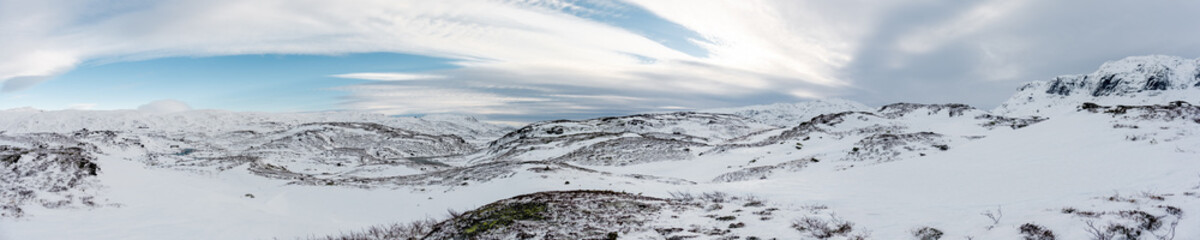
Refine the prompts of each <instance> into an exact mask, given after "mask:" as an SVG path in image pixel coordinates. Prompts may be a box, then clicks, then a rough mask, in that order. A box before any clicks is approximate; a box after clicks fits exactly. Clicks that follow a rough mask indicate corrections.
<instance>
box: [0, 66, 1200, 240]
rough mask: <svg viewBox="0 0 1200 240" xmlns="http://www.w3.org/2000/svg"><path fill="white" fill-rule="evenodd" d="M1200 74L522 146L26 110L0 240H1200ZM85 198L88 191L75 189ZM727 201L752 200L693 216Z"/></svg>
mask: <svg viewBox="0 0 1200 240" xmlns="http://www.w3.org/2000/svg"><path fill="white" fill-rule="evenodd" d="M1197 67H1200V63H1197V61H1195V60H1189V59H1179V58H1171V57H1162V56H1152V57H1133V58H1129V59H1124V60H1121V61H1115V62H1112V63H1109V64H1106V65H1105V66H1104V67H1102V68H1101V70H1099V71H1097V72H1096V73H1093V74H1090V75H1088V76H1091V75H1095V76H1099V78H1104V77H1105V76H1110V75H1111V76H1120V77H1121V79H1125V80H1119V81H1117V82H1112V81H1110V82H1108V83H1102V82H1103V80H1097V79H1092V78H1093V77H1088V78H1086V79H1085V78H1083V77H1082V76H1083V75H1079V76H1075V77H1071V78H1070V79H1073V80H1070V81H1066V80H1062V79H1065V78H1064V77H1060V78H1058V80H1056V81H1060V83H1058V84H1055V83H1033V84H1030V85H1027V86H1026V87H1025V88H1023V89H1022V90H1021V91H1020V92H1018V93H1017V94H1016V95H1014V97H1013V99H1012V100H1009V101H1008V102H1007V103H1006V104H1005V105H1004V106H1002V107H1000V108H998V109H997V110H993V111H990V112H989V111H984V110H979V109H974V108H971V107H969V106H965V105H956V104H892V105H887V106H880V107H878V108H870V107H866V106H862V105H861V104H857V103H853V102H849V101H845V100H831V101H824V102H808V103H795V104H773V105H763V106H750V107H744V108H736V109H716V110H712V111H711V112H712V113H659V114H643V115H634V116H625V117H613V118H600V119H592V120H582V121H555V122H541V123H535V124H531V125H530V126H528V127H525V128H521V129H508V128H504V127H498V126H494V125H489V124H485V123H481V122H478V121H475V120H474V119H471V118H468V117H462V116H438V117H429V118H399V117H388V116H382V115H372V114H359V113H333V114H330V113H304V114H265V113H234V112H220V111H191V112H181V113H146V112H139V111H107V112H89V111H37V110H29V109H18V110H7V111H3V112H0V127H3V128H2V129H0V131H4V132H3V133H0V145H3V146H8V147H9V148H5V149H4V150H3V151H0V155H4V156H0V166H4V167H5V169H4V170H0V180H5V182H4V183H0V184H5V185H3V187H4V188H3V189H0V196H4V197H6V198H11V199H0V201H6V202H0V206H17V207H19V208H20V213H21V216H18V217H13V216H8V217H0V239H272V238H281V239H291V238H302V237H317V236H327V235H334V236H337V235H340V234H346V233H349V232H355V231H359V230H361V229H364V228H366V227H370V226H378V225H385V224H391V223H405V222H410V221H417V220H423V219H430V218H432V219H436V220H445V219H447V218H448V217H449V216H448V215H447V210H456V211H468V210H472V209H476V208H479V207H483V206H485V205H486V206H495V205H494V204H493V205H488V204H490V203H493V202H497V201H499V202H497V204H500V203H525V202H529V201H534V200H529V199H531V198H534V199H536V196H541V195H525V194H531V193H538V192H547V191H567V190H581V189H582V190H612V191H618V192H626V193H629V194H628V195H611V196H610V195H586V196H600V197H598V198H605V199H607V198H611V199H610V200H611V201H608V200H606V201H607V202H603V203H598V204H601V205H603V206H610V205H612V204H614V203H620V204H624V203H626V202H631V201H632V202H639V203H640V204H651V205H655V204H657V205H655V206H672V207H671V208H662V209H667V210H661V211H658V212H653V213H647V214H648V215H646V216H645V217H646V219H642V220H644V221H645V223H644V225H645V226H648V227H642V228H638V227H620V226H602V227H601V228H599V229H608V230H605V231H609V230H611V231H622V229H624V230H625V231H627V232H619V235H620V236H621V237H622V239H626V238H630V239H665V238H667V237H668V236H698V237H700V239H710V238H711V239H719V238H731V237H733V236H738V237H748V236H756V237H759V238H763V239H770V238H772V237H774V238H778V239H809V238H819V236H818V235H817V234H815V233H813V231H812V230H807V231H801V230H798V229H797V228H795V227H793V226H792V224H793V223H794V222H796V221H800V222H804V221H805V220H804V219H810V220H811V219H824V221H827V220H829V219H833V218H834V216H836V218H838V219H842V220H845V221H847V222H849V223H852V224H853V228H854V230H853V231H850V232H847V233H845V234H841V235H834V236H832V238H834V239H848V238H852V237H855V236H868V238H870V239H910V238H914V237H913V235H914V234H913V232H914V231H916V230H917V229H920V228H925V227H928V228H932V229H937V231H938V232H941V233H943V235H942V236H941V238H942V239H1019V238H1021V237H1022V236H1025V235H1026V234H1032V233H1034V232H1039V231H1037V230H1038V229H1044V230H1049V231H1050V232H1052V234H1053V235H1054V236H1056V237H1057V239H1096V236H1097V235H1105V234H1118V233H1123V234H1134V233H1137V234H1138V236H1139V237H1137V239H1200V227H1197V226H1200V218H1198V217H1194V216H1195V215H1196V214H1197V213H1200V136H1197V134H1198V133H1200V107H1197V106H1192V105H1190V104H1188V103H1172V101H1177V100H1183V101H1187V102H1191V103H1200V102H1198V101H1195V100H1193V99H1195V96H1197V95H1196V94H1194V93H1196V91H1200V87H1196V86H1198V85H1200V75H1197V74H1196V73H1197V71H1196V69H1197ZM1164 69H1167V70H1164ZM1166 73H1169V74H1166ZM1162 77H1166V78H1167V79H1168V80H1169V81H1166V83H1156V81H1161V79H1159V78H1162ZM1151 78H1155V79H1151ZM1113 79H1116V77H1113ZM1096 81H1100V82H1096ZM1065 82H1070V83H1071V84H1065ZM1062 86H1069V87H1070V88H1064V87H1062ZM1064 89H1066V90H1064ZM1064 93H1067V94H1064ZM1075 93H1080V94H1075ZM1176 97H1178V99H1176ZM1125 98H1130V99H1138V100H1137V101H1126V100H1122V99H1125ZM1113 99H1116V100H1113ZM1085 102H1093V103H1096V104H1095V105H1085V104H1084V103H1085ZM1117 104H1124V105H1129V106H1124V107H1121V106H1116V105H1117ZM1134 105H1137V106H1134ZM1030 116H1037V117H1030ZM368 123H377V124H378V125H372V124H368ZM82 128H87V130H86V131H84V130H81V129H82ZM43 132H44V133H43ZM459 140H461V141H459ZM376 145H386V146H376ZM13 156H17V157H13ZM39 156H40V157H39ZM89 163H95V164H96V166H98V169H99V170H98V171H97V172H96V174H94V175H93V174H90V172H89V171H90V169H93V167H92V166H91V165H88V164H89ZM10 168H11V170H10ZM47 169H48V170H47ZM65 177H71V178H72V179H79V180H77V181H79V183H71V184H67V183H62V182H55V181H54V180H55V179H59V178H65ZM16 180H20V181H16ZM55 186H68V187H66V188H65V189H60V188H56V187H55ZM712 192H722V193H726V194H728V196H741V197H742V198H741V199H740V200H728V201H731V202H728V203H725V207H716V208H714V207H712V206H711V205H712V204H714V203H713V202H712V200H711V199H710V200H706V201H709V202H703V201H701V202H696V200H687V199H680V198H679V197H680V196H681V195H680V194H679V193H692V194H701V193H712ZM548 194H549V193H548ZM564 194H575V193H564ZM521 195H525V196H522V197H518V198H514V199H509V198H512V197H514V196H521ZM638 195H640V196H645V197H652V198H646V199H641V198H640V196H639V197H632V196H638ZM531 196H534V197H531ZM548 196H554V195H548ZM581 196H582V195H581ZM745 196H753V199H755V201H757V200H761V201H763V202H765V204H764V205H761V206H759V205H757V204H751V203H750V202H751V200H750V199H748V198H746V197H745ZM658 198H662V199H666V200H658ZM62 199H67V202H66V203H60V202H61V201H60V200H62ZM84 199H86V200H84ZM506 199H507V200H506ZM566 199H570V198H566ZM588 199H592V197H589V198H588ZM620 204H617V205H620ZM639 206H640V205H639ZM550 207H551V208H552V209H560V210H562V209H567V210H562V211H582V210H588V209H587V206H584V205H581V206H573V207H574V208H564V207H562V206H561V205H558V206H555V205H550ZM767 208H775V209H778V210H777V211H776V210H772V211H776V212H772V213H762V211H766V210H762V209H767ZM539 209H542V208H539ZM655 209H658V208H655ZM0 210H5V211H4V212H3V213H11V212H16V210H13V209H0ZM543 210H544V209H543ZM484 212H486V211H480V212H476V213H484ZM617 212H620V211H617ZM556 214H557V213H556ZM621 214H628V213H627V212H622V213H621ZM767 215H769V217H766V216H767ZM471 216H476V217H478V216H477V215H471ZM555 216H559V217H562V216H573V215H571V214H565V213H564V214H559V215H555ZM672 216H674V217H672ZM726 217H727V218H726ZM554 219H555V220H556V221H558V220H561V219H560V218H554ZM642 220H639V221H642ZM530 221H531V222H528V223H529V224H526V225H528V226H545V225H537V224H534V223H535V222H534V220H530ZM602 222H603V221H600V222H594V223H587V222H584V223H571V224H585V225H586V224H600V223H602ZM470 223H471V222H470V221H466V220H464V219H461V218H460V219H449V221H446V222H445V224H446V225H445V226H458V227H468V226H470V225H471V224H470ZM736 223H744V224H745V225H735V224H736ZM511 226H517V225H511ZM522 226H524V225H522ZM564 226H565V225H564ZM572 226H574V225H572ZM638 226H642V225H638ZM593 227H594V226H593ZM649 227H654V229H650V228H649ZM660 227H661V228H664V229H667V230H663V229H658V228H660ZM673 227H674V228H679V229H682V230H678V231H677V230H669V229H671V228H673ZM704 229H709V230H704ZM689 230H697V231H689ZM700 230H703V231H700ZM710 230H711V231H710ZM439 231H440V232H438V233H436V234H435V235H436V236H452V235H454V234H457V233H455V232H452V231H451V232H446V231H447V230H446V229H442V230H439ZM496 231H497V232H503V231H502V230H496ZM542 231H544V232H542V233H545V234H552V233H551V232H549V231H552V230H551V229H542ZM1122 231H1123V232H1122ZM1134 231H1136V232H1134ZM497 234H500V233H497ZM504 234H508V235H497V236H508V237H512V236H517V235H512V234H517V233H516V232H512V231H509V232H506V233H504ZM553 234H565V233H561V232H558V233H553ZM689 234H691V235H689ZM1130 236H1132V235H1130ZM596 237H604V236H601V235H598V236H596Z"/></svg>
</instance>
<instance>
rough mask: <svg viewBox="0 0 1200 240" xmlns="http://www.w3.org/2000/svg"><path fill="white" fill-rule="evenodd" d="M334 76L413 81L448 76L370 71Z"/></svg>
mask: <svg viewBox="0 0 1200 240" xmlns="http://www.w3.org/2000/svg"><path fill="white" fill-rule="evenodd" d="M332 77H336V78H347V79H360V80H374V81H411V80H430V79H441V78H446V76H441V75H433V74H412V73H370V72H368V73H346V74H337V75H333V76H332Z"/></svg>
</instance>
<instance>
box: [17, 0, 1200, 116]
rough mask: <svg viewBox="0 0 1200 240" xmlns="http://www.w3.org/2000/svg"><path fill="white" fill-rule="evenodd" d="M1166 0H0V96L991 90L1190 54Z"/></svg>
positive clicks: (381, 105) (220, 98) (286, 101)
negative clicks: (1138, 58) (1143, 58)
mask: <svg viewBox="0 0 1200 240" xmlns="http://www.w3.org/2000/svg"><path fill="white" fill-rule="evenodd" d="M1196 12H1200V1H1179V0H1143V1H1124V0H1059V1H1033V0H985V1H962V0H910V1H864V0H844V1H826V0H726V1H720V0H597V1H573V0H439V1H406V0H348V1H318V0H261V1H243V0H203V1H201V0H122V1H113V0H70V1H67V0H43V1H28V0H0V81H2V88H0V109H9V108H20V107H32V108H38V109H47V110H57V109H95V110H107V109H139V108H141V109H172V110H186V109H223V110H232V111H265V112H309V111H342V110H352V111H371V112H378V113H385V114H394V115H424V114H439V113H459V114H470V115H475V116H478V117H481V118H483V119H488V120H492V121H508V122H529V121H537V120H550V119H581V118H591V117H599V116H611V115H621V114H631V113H640V112H662V111H686V110H695V109H706V108H718V107H732V106H744V105H756V104H769V103H778V102H801V101H811V100H816V99H826V98H843V99H849V100H854V101H859V102H862V103H865V104H868V105H876V106H878V105H883V104H888V103H893V102H918V103H951V102H953V103H966V104H971V105H974V106H977V107H980V108H984V109H990V108H991V107H994V106H996V105H998V104H999V103H1001V102H1002V101H1004V100H1005V99H1007V98H1008V96H1010V95H1011V94H1012V93H1013V92H1014V91H1015V89H1016V88H1017V87H1019V86H1020V85H1021V84H1022V83H1024V82H1029V81H1038V80H1047V79H1050V78H1052V77H1054V76H1058V75H1063V74H1079V73H1089V72H1092V71H1094V70H1095V69H1096V68H1097V67H1099V66H1100V64H1102V63H1104V62H1106V61H1112V60H1118V59H1121V58H1123V57H1126V56H1134V55H1150V54H1163V55H1174V56H1181V57H1185V58H1196V57H1200V44H1196V43H1197V42H1200V24H1196V23H1200V14H1195V13H1196Z"/></svg>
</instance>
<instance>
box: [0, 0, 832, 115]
mask: <svg viewBox="0 0 1200 240" xmlns="http://www.w3.org/2000/svg"><path fill="white" fill-rule="evenodd" d="M106 4H107V2H105V1H99V0H96V1H85V2H82V3H81V2H78V1H66V0H49V1H38V2H37V3H32V2H17V3H11V4H5V6H6V8H7V9H8V10H3V11H5V12H4V13H12V14H4V16H0V22H5V23H3V24H0V30H3V31H5V32H21V33H23V34H20V35H17V36H18V37H16V38H12V39H10V40H5V41H12V42H11V43H9V44H0V53H6V54H0V79H12V78H13V77H20V76H47V75H54V74H56V73H60V72H61V71H62V70H59V69H69V68H72V67H74V66H76V65H78V64H79V63H81V62H101V63H103V62H111V61H127V60H140V59H149V58H159V57H172V56H216V55H236V54H271V53H281V54H344V53H361V52H400V53H410V54H420V55H429V56H436V57H444V58H453V59H460V60H461V61H460V62H456V63H455V64H457V65H459V66H461V67H462V68H460V69H457V70H448V71H442V72H439V73H438V75H428V74H420V73H349V74H340V75H335V77H341V78H355V79H366V80H378V81H404V80H417V79H435V78H439V77H445V78H469V79H468V80H472V81H474V82H499V83H503V85H508V86H517V87H522V86H524V87H538V86H545V85H559V86H568V87H581V88H593V89H607V90H610V91H618V90H623V89H626V90H636V91H648V92H668V93H674V92H678V91H685V92H690V93H694V94H708V95H747V96H749V95H751V94H755V93H756V92H761V91H778V92H786V91H787V90H789V89H790V88H803V87H804V86H801V85H797V84H795V83H805V84H810V85H811V84H815V85H820V86H826V87H840V86H845V85H847V83H846V82H844V81H839V80H837V79H836V77H834V76H833V75H832V71H833V70H834V69H836V67H837V66H839V65H841V64H844V63H845V62H846V61H847V60H848V59H847V56H848V52H846V51H847V50H851V49H850V48H845V47H837V46H834V47H827V46H821V44H823V42H822V41H826V42H839V41H838V40H839V39H825V38H822V37H821V36H816V37H813V36H810V35H796V34H795V33H798V31H791V29H787V26H786V25H785V24H786V20H787V19H782V18H781V17H782V16H784V15H786V14H782V13H775V14H769V15H761V17H759V18H753V19H751V20H753V21H754V22H745V21H736V22H731V23H723V24H720V26H718V27H702V26H704V25H706V24H710V23H714V22H715V23H720V22H721V21H722V20H731V19H732V20H737V19H736V18H740V17H748V16H760V14H758V13H759V12H761V11H762V10H764V9H761V8H744V7H733V8H723V7H728V6H730V5H733V6H736V5H741V4H740V3H739V2H725V3H722V4H719V5H714V4H709V3H704V4H699V3H698V4H692V3H687V4H689V5H698V6H700V7H703V8H699V9H698V10H697V11H695V12H688V13H686V14H687V15H686V17H675V16H674V15H672V13H671V12H670V11H668V10H664V9H662V8H661V7H657V6H656V7H654V8H649V10H651V11H653V12H656V13H657V14H659V15H662V16H664V17H667V18H668V19H670V20H676V21H680V24H683V25H684V26H687V27H690V28H694V29H697V30H698V31H700V33H702V34H703V35H704V37H705V38H706V39H704V40H710V41H711V42H715V44H709V43H708V41H696V43H697V44H700V45H702V47H704V48H706V50H708V51H709V52H710V53H712V54H711V55H710V56H708V57H693V56H690V55H688V54H685V53H682V52H679V51H676V50H674V49H671V48H668V47H666V46H663V45H662V44H660V43H659V42H657V41H655V40H653V39H649V38H647V37H645V36H642V35H639V34H637V33H636V32H635V31H632V30H629V29H622V28H619V27H615V26H611V25H608V24H606V23H601V22H597V21H592V20H588V19H585V18H581V17H579V16H575V15H571V14H567V13H564V12H562V11H560V10H559V9H564V8H565V9H572V11H574V12H584V13H587V14H598V15H603V14H619V13H605V12H604V11H605V9H586V8H581V7H580V6H576V5H574V4H571V3H570V2H569V1H568V2H562V1H550V0H546V1H537V0H534V1H516V0H513V1H504V0H445V1H393V0H364V1H315V0H313V1H305V0H301V1H290V0H267V1H237V0H211V1H193V0H173V1H148V2H134V3H126V4H123V5H122V6H117V7H109V6H107V5H106ZM639 4H640V5H646V4H645V3H639ZM125 5H128V6H125ZM763 7H769V6H763ZM609 10H611V9H609ZM706 14H707V15H713V14H718V15H720V16H722V20H715V21H714V20H706V19H704V18H703V17H702V16H703V15H706ZM33 15H37V16H40V18H38V17H32V16H33ZM30 19H35V20H30ZM37 19H41V20H44V21H37ZM739 24H757V25H758V26H761V27H763V29H761V30H755V29H756V28H747V27H745V25H739ZM777 30H788V31H782V32H773V31H777ZM646 59H654V61H647V60H646ZM25 85H29V84H24V85H22V86H25ZM780 88H789V89H783V90H781V89H780ZM12 89H13V90H16V89H18V88H16V87H14V88H12ZM347 89H352V90H349V91H350V93H351V94H350V98H353V99H355V100H354V102H360V103H362V102H369V101H375V100H379V101H381V102H395V101H390V100H383V99H375V98H373V96H376V95H378V93H377V92H359V91H358V90H353V89H356V88H347ZM425 96H426V97H432V98H434V99H439V98H444V97H442V96H429V95H425ZM390 97H394V96H390ZM609 99H619V98H609ZM443 100H445V101H446V102H453V101H456V100H454V99H443ZM381 102H377V103H375V104H370V106H369V107H376V108H377V107H382V106H380V105H379V104H380V103H381ZM466 105H471V104H466ZM349 106H350V107H364V104H353V105H349ZM464 106H465V105H464ZM471 106H474V105H471ZM397 108H399V107H397ZM506 111H507V110H506Z"/></svg>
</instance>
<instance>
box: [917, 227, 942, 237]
mask: <svg viewBox="0 0 1200 240" xmlns="http://www.w3.org/2000/svg"><path fill="white" fill-rule="evenodd" d="M942 234H943V233H942V230H938V229H937V228H931V227H920V228H917V229H913V230H912V235H913V237H916V238H917V239H920V240H938V239H941V238H942Z"/></svg>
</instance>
